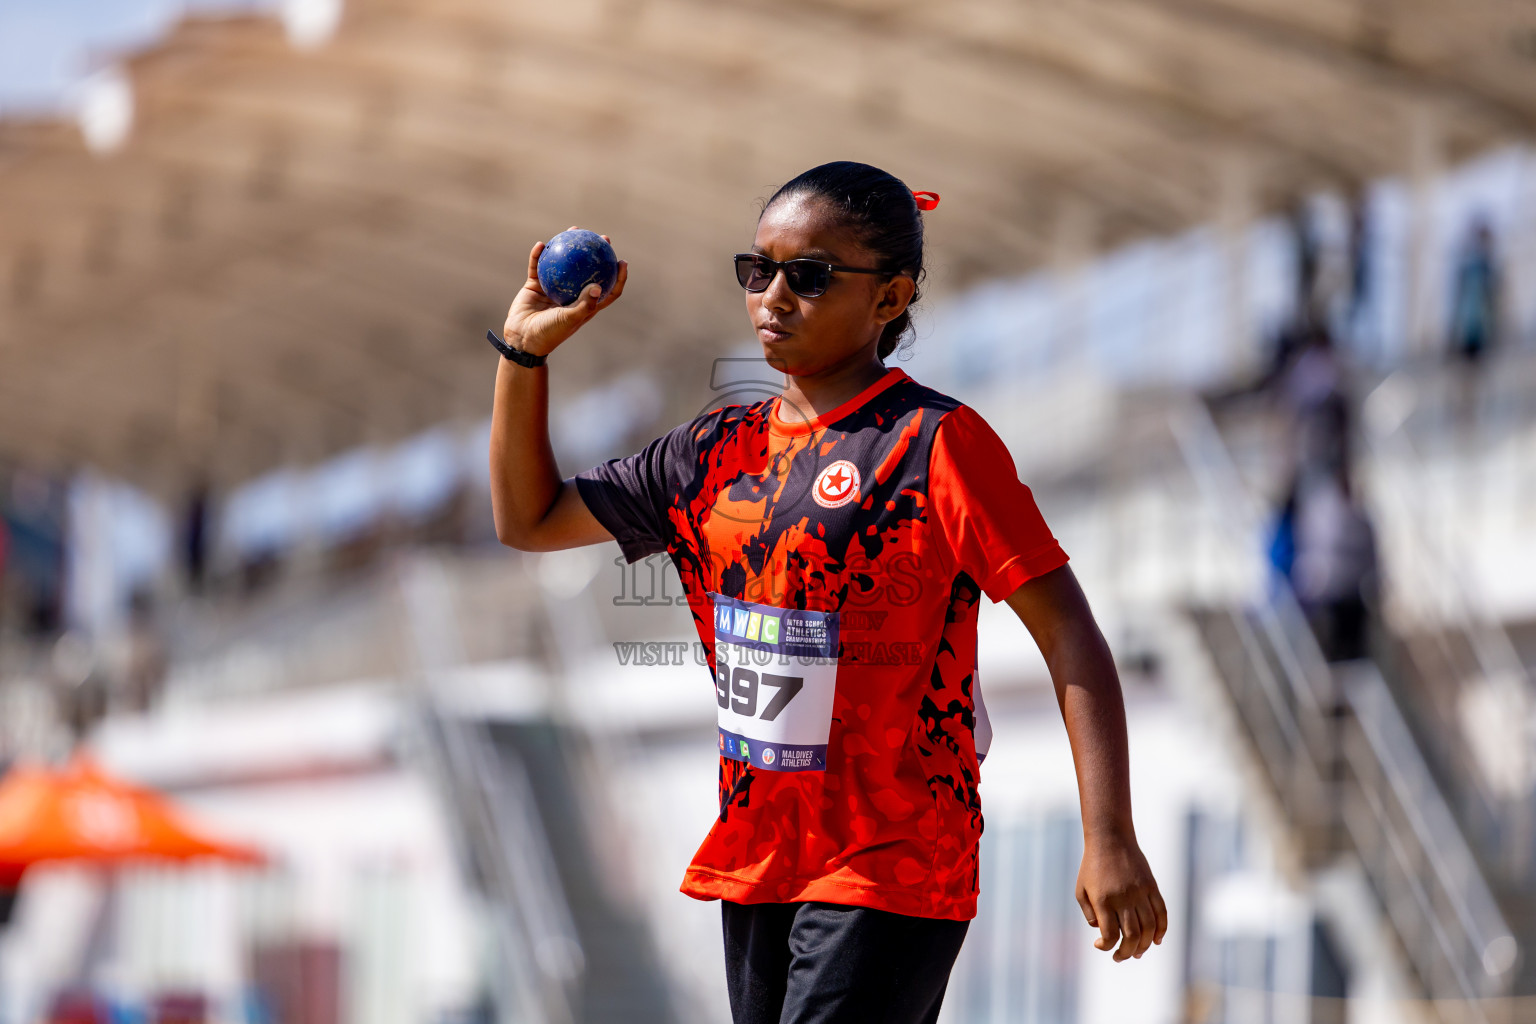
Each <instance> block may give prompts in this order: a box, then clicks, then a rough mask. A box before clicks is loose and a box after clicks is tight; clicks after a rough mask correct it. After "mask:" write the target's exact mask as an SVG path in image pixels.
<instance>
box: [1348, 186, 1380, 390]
mask: <svg viewBox="0 0 1536 1024" xmlns="http://www.w3.org/2000/svg"><path fill="white" fill-rule="evenodd" d="M1370 217H1371V211H1370V196H1369V195H1368V194H1367V193H1366V192H1365V191H1364V190H1362V191H1361V192H1359V193H1358V194H1356V195H1355V197H1354V200H1353V201H1352V202H1351V203H1350V205H1349V303H1348V307H1347V312H1346V314H1345V319H1346V323H1347V325H1348V331H1349V334H1350V340H1351V342H1352V343H1353V344H1354V350H1355V352H1356V353H1357V355H1358V357H1359V358H1360V359H1361V360H1362V361H1366V360H1368V357H1369V354H1370V353H1369V348H1370V345H1371V343H1372V340H1373V339H1371V338H1370V337H1369V332H1368V330H1367V328H1366V306H1367V305H1368V304H1369V302H1370V297H1371V296H1370V289H1371V275H1372V273H1373V268H1372V266H1371V241H1372V239H1371V220H1370Z"/></svg>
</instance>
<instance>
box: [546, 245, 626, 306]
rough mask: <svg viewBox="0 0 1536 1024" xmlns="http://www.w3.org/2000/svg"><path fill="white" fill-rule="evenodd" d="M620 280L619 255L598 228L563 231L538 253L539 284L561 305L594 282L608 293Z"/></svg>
mask: <svg viewBox="0 0 1536 1024" xmlns="http://www.w3.org/2000/svg"><path fill="white" fill-rule="evenodd" d="M618 279H619V258H618V256H616V255H614V252H613V246H611V245H609V244H608V243H607V242H605V241H603V236H602V235H600V234H598V233H597V232H596V231H585V230H582V229H580V228H572V229H571V230H570V231H562V232H560V233H559V234H558V235H556V236H555V237H554V238H551V239H550V240H549V242H548V243H546V244H545V246H544V251H543V252H541V253H539V284H540V285H542V286H543V288H544V294H545V295H548V296H549V297H550V298H551V299H554V300H555V301H556V302H558V303H560V305H562V306H569V305H570V304H571V303H573V302H575V301H576V300H577V299H578V298H580V297H581V293H582V291H583V290H585V289H586V287H587V286H588V285H592V284H596V285H599V286H600V287H601V288H602V289H603V295H605V296H606V295H607V294H608V293H609V292H610V291H612V290H613V284H614V282H615V281H617V280H618Z"/></svg>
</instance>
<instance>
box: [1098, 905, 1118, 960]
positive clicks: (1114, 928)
mask: <svg viewBox="0 0 1536 1024" xmlns="http://www.w3.org/2000/svg"><path fill="white" fill-rule="evenodd" d="M1093 916H1094V917H1095V918H1096V919H1097V920H1098V925H1099V937H1098V938H1096V939H1094V940H1093V944H1094V946H1095V947H1097V948H1098V949H1102V950H1104V951H1105V952H1108V951H1109V950H1111V949H1114V948H1115V943H1116V942H1117V941H1119V939H1120V921H1119V920H1118V919H1117V918H1116V917H1115V914H1114V912H1113V911H1111V910H1110V909H1109V907H1108V906H1104V907H1094V908H1093Z"/></svg>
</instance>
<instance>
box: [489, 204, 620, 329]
mask: <svg viewBox="0 0 1536 1024" xmlns="http://www.w3.org/2000/svg"><path fill="white" fill-rule="evenodd" d="M573 230H574V228H573ZM602 237H603V241H605V242H609V243H610V244H612V243H611V240H610V239H609V238H608V236H607V235H603V236H602ZM543 251H544V243H543V242H538V243H536V244H535V245H534V247H533V250H532V251H531V252H529V254H528V280H526V281H524V282H523V287H522V289H521V290H520V291H519V292H518V293H517V297H516V298H514V299H513V300H512V308H511V309H509V310H507V322H506V325H505V326H504V327H503V328H502V337H503V338H505V339H506V342H507V344H508V345H511V346H512V347H513V348H518V349H522V350H523V351H524V352H527V353H528V354H529V355H536V356H547V355H549V354H550V353H551V352H553V351H554V350H555V349H556V348H558V347H559V346H560V343H561V342H563V341H565V339H567V338H569V337H570V336H571V335H573V334H575V333H576V331H577V330H578V329H580V327H581V325H582V324H584V323H586V322H587V321H588V320H591V319H592V318H593V317H594V316H596V315H597V314H598V313H599V312H600V311H601V310H604V309H607V308H608V307H609V306H611V305H613V303H614V301H615V300H616V299H618V297H619V296H620V295H622V294H624V282H625V281H626V280H627V279H628V278H629V264H628V263H627V262H626V261H624V260H620V261H619V278H618V280H617V281H615V282H614V283H613V290H612V291H610V292H609V293H608V294H607V295H606V296H604V297H602V298H599V295H601V293H602V289H601V288H599V287H598V286H597V285H595V284H590V285H587V287H586V290H585V291H583V292H582V293H581V297H580V298H578V299H577V300H576V301H575V302H573V303H571V304H570V305H569V306H559V305H556V304H555V300H554V299H551V298H550V297H549V296H548V295H547V294H545V292H544V287H543V286H542V285H540V284H539V253H541V252H543Z"/></svg>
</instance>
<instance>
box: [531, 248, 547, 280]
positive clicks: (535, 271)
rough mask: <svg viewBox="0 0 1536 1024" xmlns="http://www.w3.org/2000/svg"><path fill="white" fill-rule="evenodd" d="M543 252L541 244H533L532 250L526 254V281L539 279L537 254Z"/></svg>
mask: <svg viewBox="0 0 1536 1024" xmlns="http://www.w3.org/2000/svg"><path fill="white" fill-rule="evenodd" d="M543 251H544V243H543V242H534V243H533V249H532V250H530V251H529V253H528V280H530V281H537V280H538V279H539V253H541V252H543Z"/></svg>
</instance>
